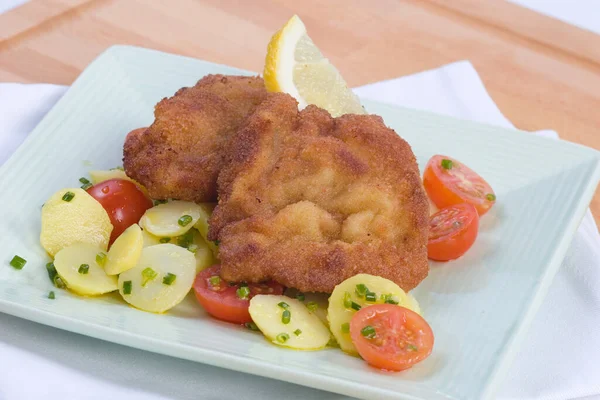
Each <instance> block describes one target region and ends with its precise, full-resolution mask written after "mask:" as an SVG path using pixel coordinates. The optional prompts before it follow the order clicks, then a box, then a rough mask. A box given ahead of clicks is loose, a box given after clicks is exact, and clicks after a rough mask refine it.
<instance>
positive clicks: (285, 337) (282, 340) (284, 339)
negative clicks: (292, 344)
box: [275, 333, 290, 343]
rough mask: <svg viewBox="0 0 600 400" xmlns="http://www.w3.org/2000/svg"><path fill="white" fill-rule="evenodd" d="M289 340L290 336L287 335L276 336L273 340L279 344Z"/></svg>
mask: <svg viewBox="0 0 600 400" xmlns="http://www.w3.org/2000/svg"><path fill="white" fill-rule="evenodd" d="M289 338H290V335H288V334H287V333H280V334H279V335H277V336H276V337H275V339H276V340H277V341H278V342H279V343H285V342H287V341H288V339H289Z"/></svg>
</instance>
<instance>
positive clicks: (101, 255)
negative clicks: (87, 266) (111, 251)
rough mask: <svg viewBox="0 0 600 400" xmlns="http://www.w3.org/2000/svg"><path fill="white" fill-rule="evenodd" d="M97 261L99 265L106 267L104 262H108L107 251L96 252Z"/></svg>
mask: <svg viewBox="0 0 600 400" xmlns="http://www.w3.org/2000/svg"><path fill="white" fill-rule="evenodd" d="M96 263H97V264H98V265H99V266H101V267H104V264H106V253H103V252H100V253H98V254H96Z"/></svg>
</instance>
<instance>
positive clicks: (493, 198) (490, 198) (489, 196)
mask: <svg viewBox="0 0 600 400" xmlns="http://www.w3.org/2000/svg"><path fill="white" fill-rule="evenodd" d="M485 198H486V199H487V200H488V201H496V195H495V194H494V193H488V194H486V195H485Z"/></svg>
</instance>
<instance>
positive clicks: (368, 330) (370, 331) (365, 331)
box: [360, 325, 377, 339]
mask: <svg viewBox="0 0 600 400" xmlns="http://www.w3.org/2000/svg"><path fill="white" fill-rule="evenodd" d="M360 334H361V335H363V336H364V337H366V338H367V339H373V338H374V337H375V336H377V333H376V332H375V328H373V327H372V326H371V325H367V326H365V327H364V328H362V329H361V330H360Z"/></svg>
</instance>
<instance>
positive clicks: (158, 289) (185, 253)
mask: <svg viewBox="0 0 600 400" xmlns="http://www.w3.org/2000/svg"><path fill="white" fill-rule="evenodd" d="M169 274H172V275H175V278H174V280H173V281H172V282H170V284H168V283H166V282H168V279H169V276H170V275H169ZM195 277H196V260H195V258H194V255H193V254H192V253H191V252H190V251H189V250H187V249H184V248H183V247H179V246H176V245H174V244H170V243H165V244H158V245H155V246H150V247H146V248H144V249H143V250H142V256H141V257H140V259H139V261H138V263H137V265H136V266H135V267H134V268H132V269H130V270H128V271H125V272H123V273H122V274H121V275H119V293H121V296H123V299H125V301H126V302H128V303H129V304H131V305H132V306H134V307H136V308H139V309H141V310H144V311H150V312H155V313H162V312H165V311H167V310H169V309H170V308H173V307H175V306H176V305H177V304H179V303H180V302H181V301H182V300H183V299H184V297H185V296H186V295H187V294H188V292H189V291H190V289H191V288H192V284H193V283H194V278H195ZM165 279H166V280H167V281H166V280H165ZM127 289H129V291H130V293H129V294H127V293H125V292H126V291H127Z"/></svg>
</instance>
